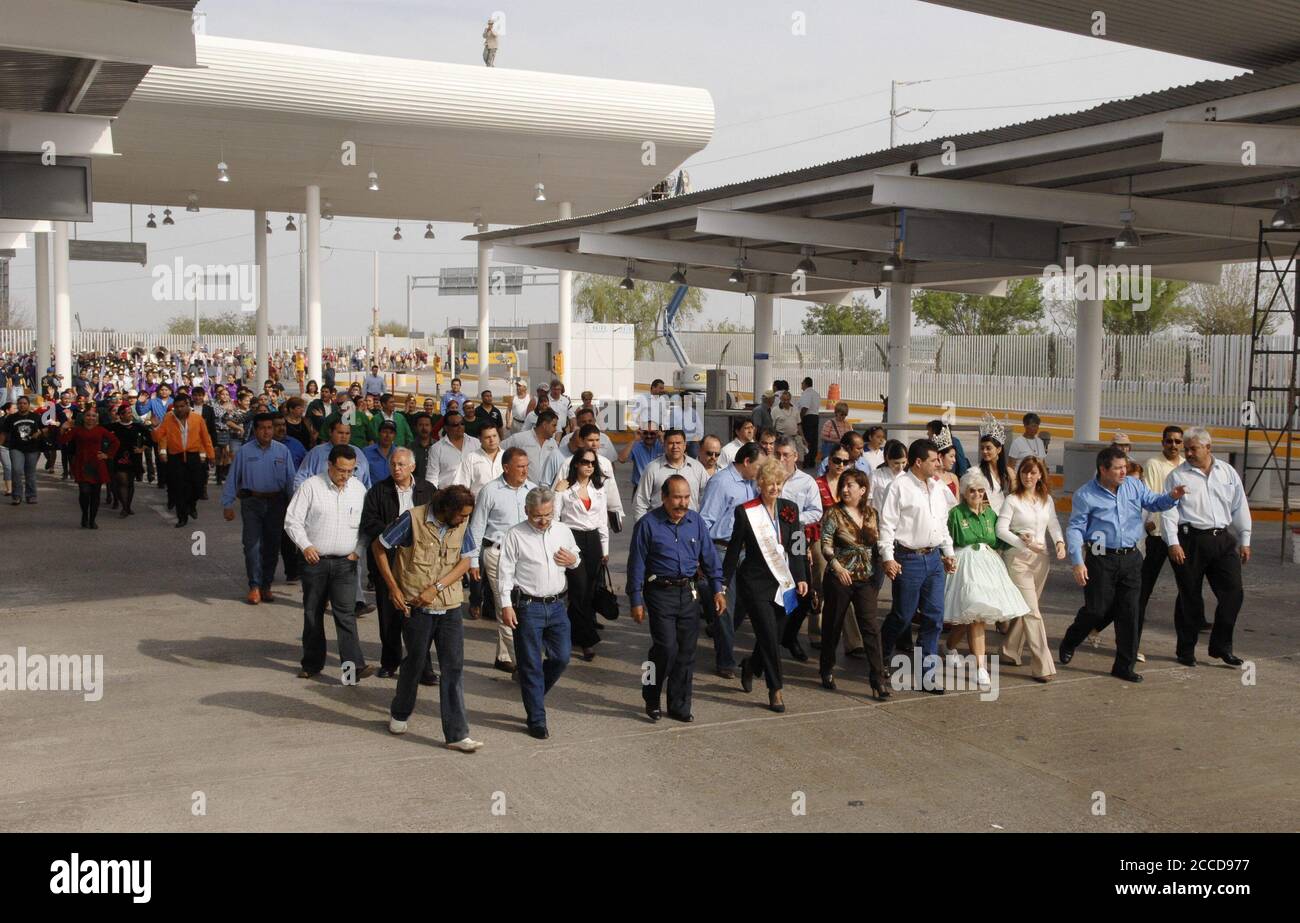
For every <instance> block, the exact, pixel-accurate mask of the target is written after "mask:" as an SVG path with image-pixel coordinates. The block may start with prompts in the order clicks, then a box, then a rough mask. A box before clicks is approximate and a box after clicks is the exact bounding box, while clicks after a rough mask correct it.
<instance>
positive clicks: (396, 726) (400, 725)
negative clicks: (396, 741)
mask: <svg viewBox="0 0 1300 923" xmlns="http://www.w3.org/2000/svg"><path fill="white" fill-rule="evenodd" d="M388 733H390V734H405V733H406V722H405V721H398V720H397V719H396V718H389V719H388Z"/></svg>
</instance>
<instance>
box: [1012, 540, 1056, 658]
mask: <svg viewBox="0 0 1300 923" xmlns="http://www.w3.org/2000/svg"><path fill="white" fill-rule="evenodd" d="M1002 556H1003V560H1005V561H1006V564H1007V573H1008V574H1009V575H1010V576H1011V582H1012V583H1014V584H1015V585H1016V588H1017V589H1018V590H1020V595H1021V596H1023V597H1024V598H1025V605H1027V606H1028V607H1029V612H1028V613H1026V614H1025V615H1024V616H1022V617H1020V618H1018V619H1013V620H1012V621H1011V631H1010V632H1009V633H1008V634H1007V637H1006V639H1005V640H1004V641H1003V643H1002V656H1003V657H1006V658H1010V659H1011V660H1014V661H1016V662H1017V663H1018V662H1020V655H1021V654H1022V653H1023V652H1024V649H1025V644H1028V645H1029V656H1030V658H1031V659H1032V663H1031V665H1030V672H1031V673H1033V675H1034V676H1054V675H1056V665H1055V664H1054V663H1053V662H1052V649H1051V647H1049V646H1048V643H1047V626H1046V625H1045V624H1043V614H1042V613H1041V612H1039V611H1038V597H1039V596H1040V595H1041V594H1042V592H1043V586H1044V585H1045V584H1046V583H1047V572H1048V571H1049V570H1050V569H1051V562H1050V559H1049V558H1048V556H1047V555H1045V554H1038V553H1037V552H1033V551H1029V550H1027V549H1024V548H1008V549H1007V550H1006V551H1004V552H1002Z"/></svg>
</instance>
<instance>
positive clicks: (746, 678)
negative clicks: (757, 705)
mask: <svg viewBox="0 0 1300 923" xmlns="http://www.w3.org/2000/svg"><path fill="white" fill-rule="evenodd" d="M740 688H741V689H744V690H745V691H746V692H753V691H754V671H753V669H751V668H750V665H749V658H748V657H746V658H745V659H744V660H742V661H740Z"/></svg>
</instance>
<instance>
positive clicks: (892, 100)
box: [889, 80, 898, 148]
mask: <svg viewBox="0 0 1300 923" xmlns="http://www.w3.org/2000/svg"><path fill="white" fill-rule="evenodd" d="M897 118H898V81H897V80H891V81H889V146H890V148H893V146H894V122H895V120H896V119H897Z"/></svg>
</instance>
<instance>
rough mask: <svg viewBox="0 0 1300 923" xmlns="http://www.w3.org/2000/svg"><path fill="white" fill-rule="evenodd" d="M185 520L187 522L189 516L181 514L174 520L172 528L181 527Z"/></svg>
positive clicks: (183, 525)
mask: <svg viewBox="0 0 1300 923" xmlns="http://www.w3.org/2000/svg"><path fill="white" fill-rule="evenodd" d="M187 522H189V518H188V517H186V516H182V517H181V518H180V519H178V520H176V525H175V526H174V528H177V529H182V528H184V527H185V524H186V523H187Z"/></svg>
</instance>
